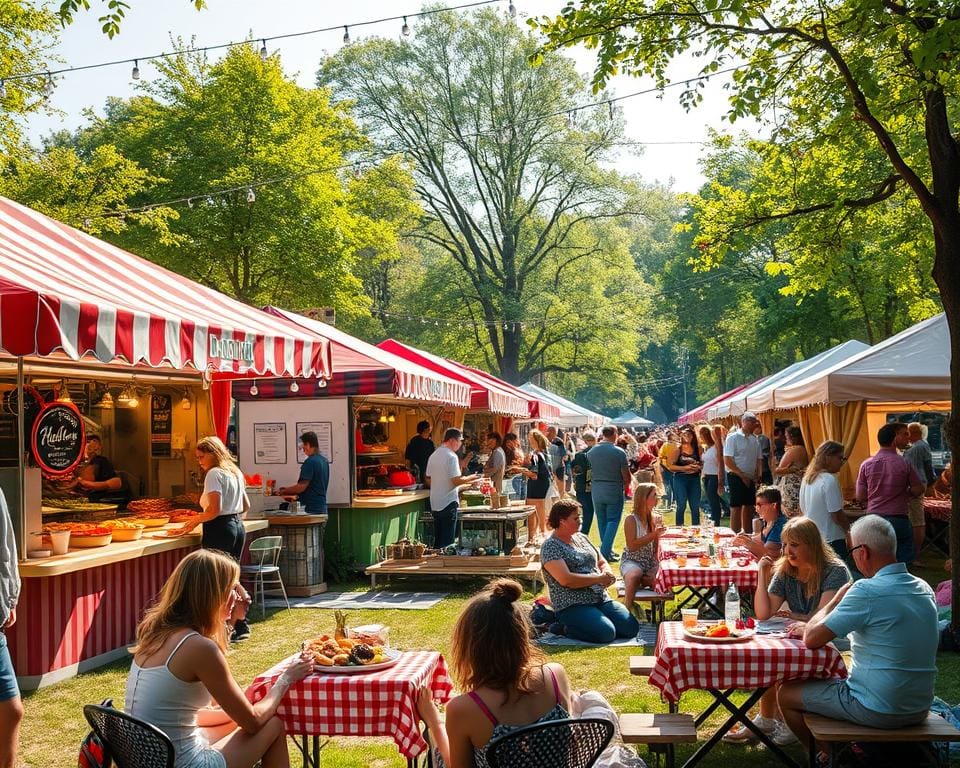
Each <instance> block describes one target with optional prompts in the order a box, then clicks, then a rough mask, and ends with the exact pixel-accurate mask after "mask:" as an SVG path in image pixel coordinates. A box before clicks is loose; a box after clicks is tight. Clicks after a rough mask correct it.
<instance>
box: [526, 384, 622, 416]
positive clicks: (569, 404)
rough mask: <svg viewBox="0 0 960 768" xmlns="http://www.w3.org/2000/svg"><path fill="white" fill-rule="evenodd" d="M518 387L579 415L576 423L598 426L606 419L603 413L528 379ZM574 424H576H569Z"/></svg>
mask: <svg viewBox="0 0 960 768" xmlns="http://www.w3.org/2000/svg"><path fill="white" fill-rule="evenodd" d="M520 389H522V390H523V391H524V392H529V393H530V394H532V395H536V396H537V397H539V398H540V399H546V400H549V401H551V402H553V403H556V405H558V406H559V407H560V408H561V413H563V410H562V409H566V410H567V411H568V412H571V413H573V414H575V415H578V416H579V417H580V420H579V421H578V422H577V423H578V424H588V425H590V426H591V427H599V426H600V425H601V424H603V423H604V422H605V421H606V418H605V417H604V416H603V414H600V413H595V412H594V411H591V410H589V409H587V408H584V407H583V406H582V405H578V404H577V403H575V402H573V401H572V400H568V399H567V398H565V397H563V396H562V395H558V394H557V393H556V392H551V391H550V390H549V389H544V388H543V387H539V386H537V385H536V384H534V383H533V382H532V381H528V382H527V383H526V384H521V385H520ZM571 426H576V425H571Z"/></svg>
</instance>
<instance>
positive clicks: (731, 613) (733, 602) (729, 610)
mask: <svg viewBox="0 0 960 768" xmlns="http://www.w3.org/2000/svg"><path fill="white" fill-rule="evenodd" d="M723 619H724V621H725V622H726V624H727V626H728V627H729V628H730V629H733V628H734V627H736V626H737V621H739V619H740V593H739V592H738V591H737V585H736V584H734V583H733V582H732V581H731V582H730V586H729V587H728V588H727V596H726V598H725V600H724V605H723Z"/></svg>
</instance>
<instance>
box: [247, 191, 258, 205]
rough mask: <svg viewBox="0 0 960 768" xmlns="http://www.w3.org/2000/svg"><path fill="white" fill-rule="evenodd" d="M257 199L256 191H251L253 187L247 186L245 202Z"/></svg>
mask: <svg viewBox="0 0 960 768" xmlns="http://www.w3.org/2000/svg"><path fill="white" fill-rule="evenodd" d="M256 199H257V193H256V192H254V191H253V187H247V202H248V203H252V202H254V201H255V200H256Z"/></svg>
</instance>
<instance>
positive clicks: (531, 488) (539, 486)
mask: <svg viewBox="0 0 960 768" xmlns="http://www.w3.org/2000/svg"><path fill="white" fill-rule="evenodd" d="M527 440H528V441H529V443H530V456H529V462H528V464H527V465H526V466H525V467H521V469H520V472H521V473H522V474H523V475H524V477H526V478H527V504H529V505H530V506H532V507H533V508H534V512H533V514H531V515H530V517H528V518H527V527H528V531H529V535H530V541H532V542H533V543H534V544H539V543H540V542H541V541H542V540H543V536H544V534H545V533H546V531H547V512H546V498H547V491H549V489H550V477H551V474H552V473H551V472H550V459H548V458H547V437H546V435H544V434H543V433H542V432H540V431H539V430H536V429H532V430H530V436H529V437H528V438H527Z"/></svg>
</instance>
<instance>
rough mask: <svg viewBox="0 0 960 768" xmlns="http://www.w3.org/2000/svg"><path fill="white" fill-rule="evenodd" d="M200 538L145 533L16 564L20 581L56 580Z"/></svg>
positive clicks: (247, 524)
mask: <svg viewBox="0 0 960 768" xmlns="http://www.w3.org/2000/svg"><path fill="white" fill-rule="evenodd" d="M243 527H244V528H245V529H246V531H247V533H251V532H253V531H260V530H263V529H265V528H266V527H267V521H266V520H244V521H243ZM200 536H201V531H200V530H197V531H195V532H193V533H189V534H187V535H186V536H178V537H176V538H171V539H159V538H152V537H151V536H150V534H149V533H146V532H145V533H144V536H143V538H141V539H137V540H136V541H115V542H112V543H110V544H107V545H106V546H103V547H90V548H83V549H81V548H76V549H71V550H70V551H69V552H67V554H65V555H53V556H52V557H44V558H40V559H36V560H21V561H20V563H19V570H20V577H21V578H24V579H27V578H36V577H43V576H59V575H61V574H64V573H73V572H74V571H82V570H85V569H87V568H96V567H98V566H102V565H109V564H111V563H119V562H122V561H124V560H131V559H133V558H136V557H145V556H147V555H155V554H158V553H160V552H167V551H169V550H172V549H183V548H184V547H195V546H199V545H200Z"/></svg>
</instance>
